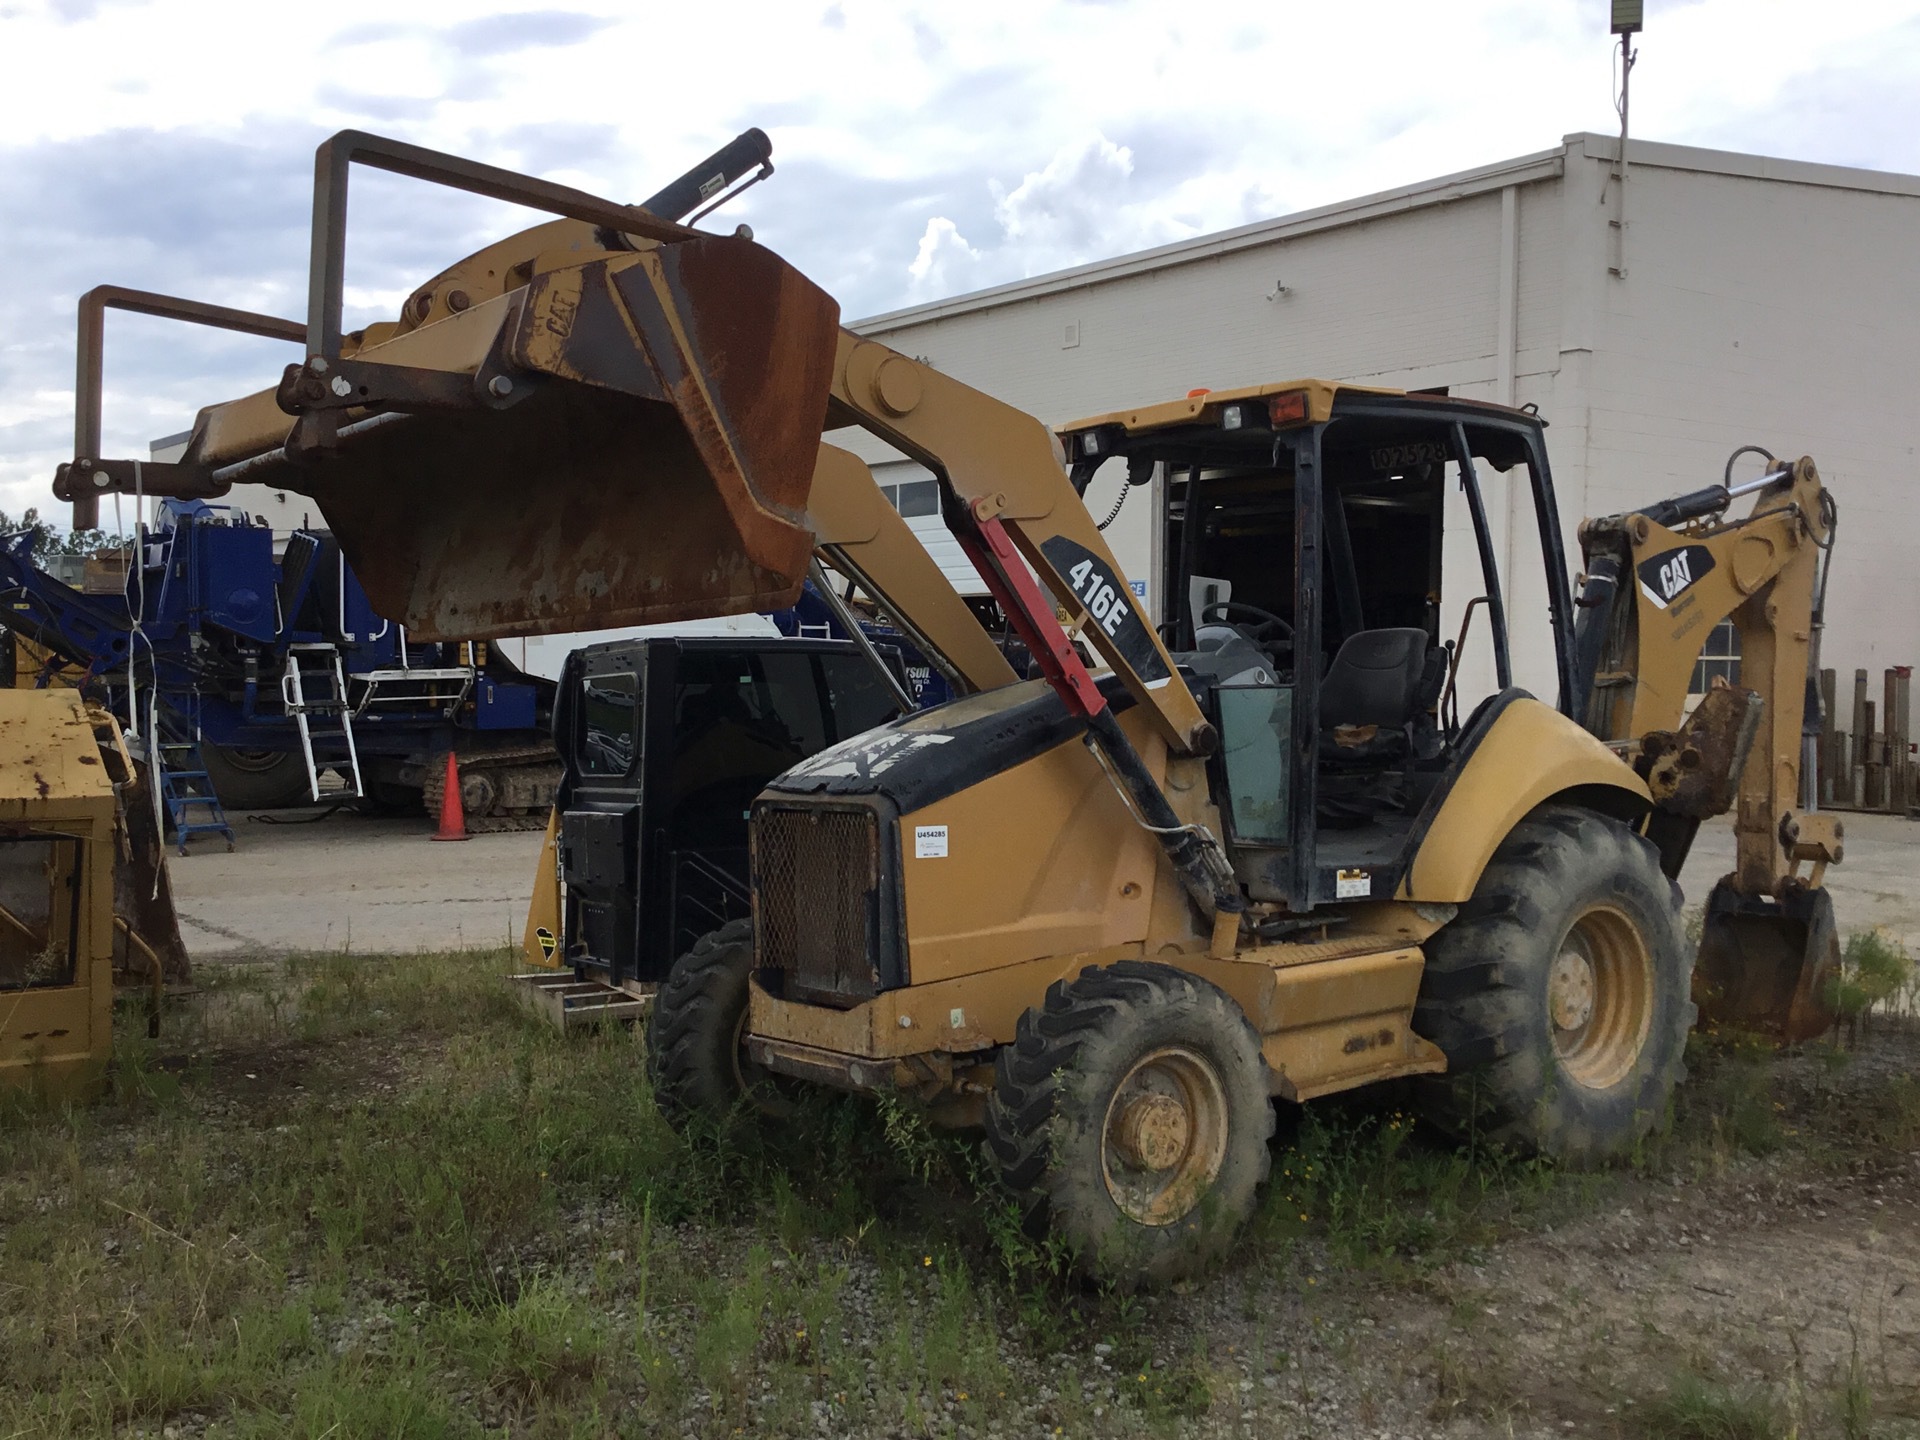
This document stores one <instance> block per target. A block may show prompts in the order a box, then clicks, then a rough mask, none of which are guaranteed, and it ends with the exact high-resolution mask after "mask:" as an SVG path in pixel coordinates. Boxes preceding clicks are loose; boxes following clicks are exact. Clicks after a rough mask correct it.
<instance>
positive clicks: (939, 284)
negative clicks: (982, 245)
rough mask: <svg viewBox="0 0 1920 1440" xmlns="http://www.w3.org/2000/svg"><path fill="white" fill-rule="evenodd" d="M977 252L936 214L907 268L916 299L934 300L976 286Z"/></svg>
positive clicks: (942, 217)
mask: <svg viewBox="0 0 1920 1440" xmlns="http://www.w3.org/2000/svg"><path fill="white" fill-rule="evenodd" d="M980 260H981V255H980V252H979V251H978V250H976V249H974V248H973V246H971V245H969V244H968V243H967V237H966V236H964V235H962V234H961V233H960V231H959V228H958V227H957V226H956V225H955V224H954V223H953V221H951V220H949V219H947V217H946V216H944V215H936V216H934V217H933V218H932V219H931V220H929V221H927V228H926V229H925V230H924V231H922V232H921V235H920V253H919V254H917V255H915V256H914V257H913V263H912V264H911V265H909V266H907V276H908V278H909V279H910V280H911V282H912V289H913V293H914V294H915V296H917V297H919V298H922V299H929V300H931V299H937V298H938V297H940V296H943V295H952V294H954V293H955V292H957V291H961V290H966V289H969V288H971V287H973V286H974V285H975V284H977V283H978V279H979V274H980Z"/></svg>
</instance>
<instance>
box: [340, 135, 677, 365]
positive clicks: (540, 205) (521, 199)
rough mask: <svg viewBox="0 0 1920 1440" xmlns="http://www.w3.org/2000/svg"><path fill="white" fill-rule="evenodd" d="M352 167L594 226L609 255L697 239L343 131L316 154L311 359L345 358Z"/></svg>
mask: <svg viewBox="0 0 1920 1440" xmlns="http://www.w3.org/2000/svg"><path fill="white" fill-rule="evenodd" d="M355 162H358V163H359V164H362V165H366V166H368V167H370V168H372V169H375V170H385V171H388V172H390V173H392V174H395V175H405V176H407V177H408V178H409V179H413V180H424V181H426V182H427V183H428V184H430V185H442V186H445V187H447V188H448V189H450V190H464V191H466V192H467V193H468V194H469V195H481V196H485V197H486V198H487V199H489V200H504V201H506V202H507V203H508V204H512V205H524V206H526V207H527V208H528V209H530V210H544V211H545V212H547V213H548V214H550V215H559V216H563V217H565V218H567V219H571V220H581V221H584V222H586V223H587V224H589V225H597V226H599V227H600V228H601V229H602V230H603V231H605V232H607V235H606V237H605V238H606V239H608V240H610V241H611V242H612V244H611V245H610V246H609V248H620V246H621V245H622V243H623V242H622V241H621V240H620V239H619V238H618V237H621V236H628V235H638V236H640V237H642V238H644V239H649V240H682V239H686V238H687V237H688V236H690V235H693V234H694V233H696V232H694V231H692V230H689V229H687V228H686V227H685V226H684V225H678V224H675V223H673V222H672V221H668V220H662V219H660V217H659V216H657V215H655V214H653V212H652V211H650V210H646V209H643V208H642V207H640V206H637V205H622V204H620V203H619V202H618V201H614V200H607V199H603V198H602V197H600V196H598V195H590V194H588V193H587V192H586V191H585V190H575V189H573V188H572V187H571V186H568V185H555V184H554V183H552V182H551V181H548V180H536V179H534V178H533V177H531V176H528V175H521V174H519V173H517V172H515V171H512V170H503V169H501V168H500V167H499V166H497V165H483V164H481V163H479V162H478V161H475V160H464V159H462V158H461V157H459V156H458V155H449V154H447V153H445V152H444V151H440V150H429V149H427V148H425V147H424V146H421V145H408V144H406V143H405V142H403V141H400V140H389V139H386V138H385V137H384V136H380V135H369V134H367V133H366V132H365V131H363V130H342V131H340V132H339V133H338V134H337V135H334V136H332V137H331V138H330V139H328V140H326V141H325V142H324V143H322V144H321V146H320V148H319V149H317V150H316V151H314V154H313V248H312V250H311V252H310V255H309V261H308V275H307V328H306V335H305V337H304V338H305V340H306V342H307V353H308V354H309V355H310V356H311V355H319V356H321V357H322V358H324V359H326V360H337V359H339V358H340V340H341V332H340V312H341V309H342V307H343V304H344V301H345V295H346V269H347V177H348V172H349V171H350V170H351V169H352V167H353V165H354V163H355ZM628 248H630V247H628Z"/></svg>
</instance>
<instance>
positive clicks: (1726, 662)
mask: <svg viewBox="0 0 1920 1440" xmlns="http://www.w3.org/2000/svg"><path fill="white" fill-rule="evenodd" d="M1715 679H1720V680H1724V681H1726V682H1727V683H1728V684H1729V685H1738V684H1739V683H1740V632H1739V630H1738V629H1736V628H1735V626H1734V623H1733V621H1731V620H1722V621H1721V622H1720V623H1719V624H1718V625H1716V626H1714V627H1713V633H1712V634H1711V635H1709V636H1708V637H1707V643H1706V644H1705V645H1703V646H1701V648H1700V658H1699V659H1698V660H1696V661H1694V662H1693V683H1692V684H1691V685H1689V686H1687V693H1688V694H1689V695H1704V694H1706V693H1707V687H1708V686H1710V685H1711V684H1713V682H1714V680H1715Z"/></svg>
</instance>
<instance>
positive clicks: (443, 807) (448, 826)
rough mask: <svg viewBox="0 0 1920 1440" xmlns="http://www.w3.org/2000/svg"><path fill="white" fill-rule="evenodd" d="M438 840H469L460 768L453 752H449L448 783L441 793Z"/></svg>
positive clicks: (436, 834)
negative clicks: (461, 792)
mask: <svg viewBox="0 0 1920 1440" xmlns="http://www.w3.org/2000/svg"><path fill="white" fill-rule="evenodd" d="M433 838H434V839H436V840H464V839H466V838H467V811H466V807H465V806H463V805H462V804H461V803H460V766H459V764H458V762H457V761H455V760H454V758H453V752H452V751H451V750H449V751H448V752H447V783H446V785H445V787H444V788H443V789H442V790H441V793H440V828H439V829H438V830H436V831H435V832H434V835H433Z"/></svg>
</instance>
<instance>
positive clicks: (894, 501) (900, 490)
mask: <svg viewBox="0 0 1920 1440" xmlns="http://www.w3.org/2000/svg"><path fill="white" fill-rule="evenodd" d="M880 489H881V491H882V492H883V493H884V494H885V495H886V497H887V503H888V504H890V505H892V506H893V508H894V509H896V510H898V511H899V512H900V513H901V514H902V515H904V516H906V517H907V518H908V519H909V520H913V519H917V518H919V517H920V516H922V515H938V514H939V513H940V487H939V485H938V484H937V483H936V482H935V481H932V480H908V481H905V482H904V483H902V484H899V485H882V486H881V487H880Z"/></svg>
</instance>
